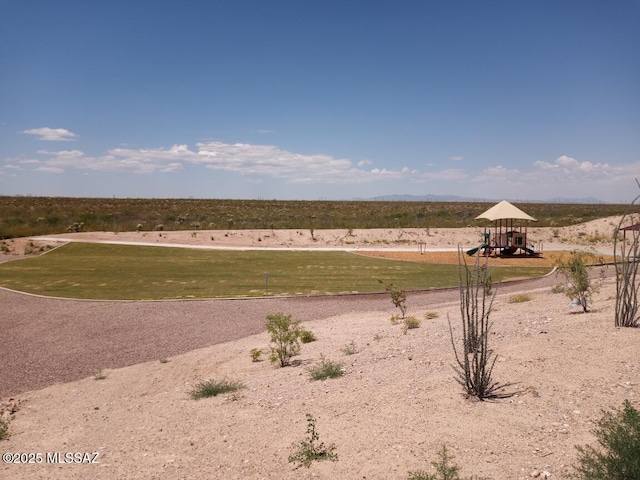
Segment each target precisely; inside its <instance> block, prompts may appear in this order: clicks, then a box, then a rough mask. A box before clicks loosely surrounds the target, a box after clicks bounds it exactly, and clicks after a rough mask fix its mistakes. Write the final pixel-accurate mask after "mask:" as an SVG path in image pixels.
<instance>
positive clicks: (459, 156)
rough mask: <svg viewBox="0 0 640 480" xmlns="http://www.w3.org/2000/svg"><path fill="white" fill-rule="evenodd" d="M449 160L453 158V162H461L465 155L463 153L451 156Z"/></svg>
mask: <svg viewBox="0 0 640 480" xmlns="http://www.w3.org/2000/svg"><path fill="white" fill-rule="evenodd" d="M449 160H451V161H452V162H459V161H461V160H464V157H463V156H462V155H457V156H454V157H449Z"/></svg>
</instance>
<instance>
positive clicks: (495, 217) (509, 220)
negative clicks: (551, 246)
mask: <svg viewBox="0 0 640 480" xmlns="http://www.w3.org/2000/svg"><path fill="white" fill-rule="evenodd" d="M480 219H487V220H490V221H491V222H493V226H492V227H488V228H485V230H484V233H483V240H482V243H481V244H480V245H478V246H477V247H474V248H472V249H470V250H468V251H467V255H475V254H476V253H477V252H478V251H479V250H482V253H483V254H484V255H515V254H516V253H517V252H518V250H521V252H524V253H525V254H527V255H538V254H539V253H540V252H539V249H538V251H536V250H534V248H533V247H534V245H533V244H532V243H529V242H528V241H527V227H526V225H525V226H524V227H521V226H517V225H514V220H526V221H534V222H535V221H536V219H535V218H533V217H532V216H530V215H528V214H526V213H525V212H523V211H522V210H520V209H519V208H517V207H515V206H514V205H512V204H511V203H509V202H507V201H506V200H503V201H501V202H500V203H498V204H496V205H494V206H493V207H491V208H490V209H489V210H487V211H486V212H484V213H482V214H480V215H478V216H477V217H476V220H480Z"/></svg>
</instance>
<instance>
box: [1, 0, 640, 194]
mask: <svg viewBox="0 0 640 480" xmlns="http://www.w3.org/2000/svg"><path fill="white" fill-rule="evenodd" d="M0 12H1V13H0V72H1V73H0V194H1V195H37V196H41V195H44V196H78V197H80V196H93V197H111V196H116V197H180V198H188V197H194V198H255V199H260V198H262V199H305V200H316V199H328V200H343V199H352V198H359V197H363V198H367V197H378V196H382V195H390V194H409V195H426V194H436V195H447V194H451V195H461V196H465V197H473V198H492V199H502V198H507V199H510V200H544V199H548V198H553V197H572V198H579V197H589V196H592V197H597V198H599V199H601V200H604V201H608V202H629V201H631V200H632V199H633V198H634V197H635V196H636V195H637V194H638V193H640V191H639V190H638V186H637V185H636V183H635V181H634V178H635V177H640V28H638V18H640V1H638V0H617V1H615V2H603V1H600V0H597V1H595V0H563V1H558V0H553V1H547V0H537V1H528V2H514V1H512V0H511V1H507V0H505V1H491V0H488V1H477V0H476V1H465V0H461V1H447V2H445V1H427V0H424V1H409V0H406V1H375V0H368V1H359V0H351V1H334V0H323V1H305V0H295V1H293V0H292V1H289V0H273V1H264V0H259V1H246V0H229V1H225V0H210V1H190V0H185V1H180V2H178V1H172V2H169V1H164V0H154V1H145V0H136V1H132V0H127V1H120V0H109V1H98V0H95V1H85V0H76V1H67V0H56V1H55V2H52V1H46V0H41V1H30V0H21V1H17V0H0Z"/></svg>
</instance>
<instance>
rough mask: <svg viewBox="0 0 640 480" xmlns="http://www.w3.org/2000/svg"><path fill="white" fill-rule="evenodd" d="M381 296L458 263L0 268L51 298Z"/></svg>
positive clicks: (3, 276) (106, 252) (221, 260)
mask: <svg viewBox="0 0 640 480" xmlns="http://www.w3.org/2000/svg"><path fill="white" fill-rule="evenodd" d="M549 270H550V269H549V268H545V267H496V268H491V276H492V279H493V280H494V281H500V280H506V279H509V278H522V277H531V276H540V275H543V274H545V273H547V272H548V271H549ZM266 272H268V273H269V275H268V277H269V278H268V295H292V296H293V295H309V294H336V293H345V292H349V293H350V292H380V291H383V290H384V288H383V285H381V284H380V283H379V282H378V280H382V281H383V282H384V283H389V282H391V283H394V284H395V285H396V286H397V287H398V288H401V289H404V290H419V289H428V288H436V287H451V286H456V285H458V267H457V265H432V264H420V263H413V262H405V261H396V260H387V259H380V258H372V257H364V256H361V255H356V254H352V253H348V252H309V251H281V252H280V251H239V250H238V251H228V250H225V251H220V250H196V249H186V248H167V247H146V246H130V245H101V244H91V243H71V244H68V245H65V246H63V247H61V248H58V249H56V250H53V251H51V252H49V253H47V254H46V255H42V256H39V257H32V258H28V259H24V260H19V261H14V262H7V263H4V264H0V286H3V287H6V288H11V289H14V290H19V291H23V292H28V293H35V294H40V295H48V296H53V297H67V298H87V299H106V300H116V299H118V300H151V299H179V298H220V297H262V296H265V295H266V294H267V280H266V278H265V277H266V275H265V273H266Z"/></svg>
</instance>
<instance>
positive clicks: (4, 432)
mask: <svg viewBox="0 0 640 480" xmlns="http://www.w3.org/2000/svg"><path fill="white" fill-rule="evenodd" d="M8 436H9V420H5V419H4V418H2V417H0V440H4V439H5V438H7V437H8Z"/></svg>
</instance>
